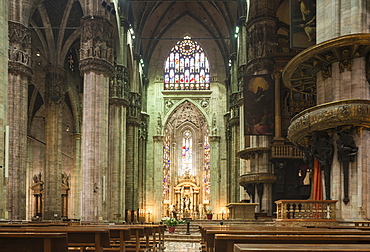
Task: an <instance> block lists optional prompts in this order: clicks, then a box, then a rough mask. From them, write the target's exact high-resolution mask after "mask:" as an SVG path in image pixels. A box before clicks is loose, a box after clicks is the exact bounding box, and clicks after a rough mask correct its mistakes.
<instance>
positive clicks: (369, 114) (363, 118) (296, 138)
mask: <svg viewBox="0 0 370 252" xmlns="http://www.w3.org/2000/svg"><path fill="white" fill-rule="evenodd" d="M346 125H351V126H354V127H364V128H370V100H361V99H356V100H342V101H335V102H330V103H325V104H321V105H318V106H315V107H312V108H309V109H306V110H304V111H302V112H300V113H299V114H297V115H296V116H295V117H293V119H292V121H291V124H290V126H289V128H288V138H289V140H290V141H291V142H292V143H294V144H295V145H301V146H307V137H309V136H311V133H312V132H314V131H325V130H329V129H334V128H337V127H339V126H346Z"/></svg>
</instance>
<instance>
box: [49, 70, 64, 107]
mask: <svg viewBox="0 0 370 252" xmlns="http://www.w3.org/2000/svg"><path fill="white" fill-rule="evenodd" d="M45 71H46V75H45V82H46V83H45V97H46V100H47V101H51V102H56V103H59V102H60V101H61V100H62V99H63V98H64V94H65V92H66V91H67V90H66V89H67V87H66V85H65V81H66V71H65V69H64V68H62V67H58V66H49V67H46V68H45Z"/></svg>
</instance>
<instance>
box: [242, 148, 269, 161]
mask: <svg viewBox="0 0 370 252" xmlns="http://www.w3.org/2000/svg"><path fill="white" fill-rule="evenodd" d="M270 150H271V148H270V147H257V148H246V149H244V150H242V151H239V152H237V153H236V156H237V157H238V158H241V159H251V158H254V156H255V155H259V156H260V155H262V154H263V153H268V152H270Z"/></svg>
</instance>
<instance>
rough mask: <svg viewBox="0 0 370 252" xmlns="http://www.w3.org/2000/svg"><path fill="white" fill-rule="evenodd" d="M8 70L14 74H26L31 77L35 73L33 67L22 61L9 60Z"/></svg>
mask: <svg viewBox="0 0 370 252" xmlns="http://www.w3.org/2000/svg"><path fill="white" fill-rule="evenodd" d="M8 72H9V73H13V74H19V75H24V76H26V77H28V78H30V77H31V76H32V74H33V71H32V68H30V67H29V66H27V65H25V64H22V63H20V62H15V61H8Z"/></svg>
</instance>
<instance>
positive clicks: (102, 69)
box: [80, 58, 113, 77]
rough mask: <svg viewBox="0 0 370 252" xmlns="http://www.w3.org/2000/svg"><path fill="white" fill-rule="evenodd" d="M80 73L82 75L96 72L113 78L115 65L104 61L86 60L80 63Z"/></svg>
mask: <svg viewBox="0 0 370 252" xmlns="http://www.w3.org/2000/svg"><path fill="white" fill-rule="evenodd" d="M80 71H81V74H83V73H87V72H95V73H100V74H103V75H105V76H107V77H111V76H112V75H113V65H112V64H111V63H109V62H108V61H105V60H102V59H97V58H85V59H83V60H81V62H80Z"/></svg>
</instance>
